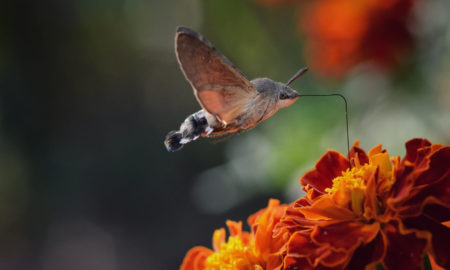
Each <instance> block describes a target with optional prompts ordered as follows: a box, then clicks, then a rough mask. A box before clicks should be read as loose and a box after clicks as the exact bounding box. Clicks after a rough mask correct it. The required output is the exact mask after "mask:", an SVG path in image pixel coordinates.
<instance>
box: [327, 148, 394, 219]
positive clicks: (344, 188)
mask: <svg viewBox="0 0 450 270" xmlns="http://www.w3.org/2000/svg"><path fill="white" fill-rule="evenodd" d="M377 170H378V171H377ZM373 177H377V180H376V181H375V180H374V181H373V182H372V183H371V185H373V186H372V187H373V188H372V189H371V190H370V191H368V190H367V189H368V184H369V182H368V181H369V179H371V178H373ZM393 183H394V177H393V166H392V163H391V161H390V159H389V155H388V153H387V152H384V153H383V152H380V153H376V154H373V155H371V156H370V158H369V163H367V164H364V165H360V164H359V162H356V165H355V167H353V168H352V169H347V171H345V172H343V173H342V176H339V177H336V178H334V179H333V186H332V187H331V188H327V189H325V192H327V193H328V194H329V195H330V196H331V197H332V198H333V200H334V201H335V203H336V204H338V205H340V206H342V207H346V208H350V209H351V210H352V211H353V212H354V213H355V214H356V215H358V216H362V215H364V217H365V218H368V219H370V218H372V217H374V216H376V215H377V212H378V209H372V208H377V205H376V204H369V205H364V202H365V200H366V199H367V198H368V197H371V198H373V200H376V198H377V195H380V194H381V193H383V192H385V191H388V190H389V189H390V188H391V187H392V184H393Z"/></svg>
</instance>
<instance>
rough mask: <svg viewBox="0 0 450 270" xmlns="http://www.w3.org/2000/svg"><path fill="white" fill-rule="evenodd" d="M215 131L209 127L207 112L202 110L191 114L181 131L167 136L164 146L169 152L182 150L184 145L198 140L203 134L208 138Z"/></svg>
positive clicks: (182, 125)
mask: <svg viewBox="0 0 450 270" xmlns="http://www.w3.org/2000/svg"><path fill="white" fill-rule="evenodd" d="M213 131H214V129H213V128H212V127H210V126H209V125H208V121H207V119H206V116H205V112H204V111H203V110H200V111H198V112H196V113H194V114H191V115H190V116H189V117H188V118H186V120H184V122H183V123H182V124H181V126H180V130H173V131H171V132H169V134H167V136H166V139H165V140H164V145H165V146H166V149H167V151H169V152H175V151H178V150H180V149H181V148H182V147H183V145H185V144H187V143H190V142H191V141H195V140H197V139H198V138H199V137H200V136H201V135H202V133H203V132H205V133H206V136H208V135H209V134H211V132H213Z"/></svg>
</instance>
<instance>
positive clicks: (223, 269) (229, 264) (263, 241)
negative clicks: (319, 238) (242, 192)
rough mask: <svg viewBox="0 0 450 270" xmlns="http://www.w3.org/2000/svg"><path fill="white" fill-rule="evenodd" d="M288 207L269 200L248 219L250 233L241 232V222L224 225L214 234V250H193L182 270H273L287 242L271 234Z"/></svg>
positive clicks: (186, 258) (186, 257)
mask: <svg viewBox="0 0 450 270" xmlns="http://www.w3.org/2000/svg"><path fill="white" fill-rule="evenodd" d="M286 208H287V205H280V202H279V201H278V200H274V199H272V200H270V201H269V204H268V206H267V208H264V209H261V210H260V211H258V212H256V213H255V214H253V215H251V216H250V217H249V218H248V224H249V225H250V228H251V232H245V231H242V222H234V221H227V226H228V230H229V232H230V235H229V237H228V239H226V235H225V229H224V228H221V229H218V230H216V231H215V232H214V234H213V240H212V242H213V250H211V249H208V248H205V247H194V248H192V249H191V250H190V251H189V252H188V253H187V254H186V256H185V258H184V260H183V264H182V265H181V268H180V269H181V270H232V269H233V270H258V269H261V270H262V269H273V265H274V264H277V263H278V262H279V261H280V260H281V258H280V256H279V254H278V253H277V252H276V251H278V250H279V249H280V248H281V247H282V246H283V245H284V243H285V242H286V239H285V240H284V241H283V240H282V239H274V238H273V237H272V231H273V229H274V227H275V225H276V224H278V223H279V221H280V219H281V217H282V216H283V215H284V212H285V210H286Z"/></svg>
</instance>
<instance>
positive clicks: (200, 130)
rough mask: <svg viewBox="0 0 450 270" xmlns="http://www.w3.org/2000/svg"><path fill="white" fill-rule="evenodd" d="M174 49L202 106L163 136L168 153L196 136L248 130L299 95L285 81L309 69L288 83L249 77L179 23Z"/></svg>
mask: <svg viewBox="0 0 450 270" xmlns="http://www.w3.org/2000/svg"><path fill="white" fill-rule="evenodd" d="M175 53H176V56H177V59H178V63H179V64H180V68H181V70H182V72H183V74H184V76H185V77H186V79H187V80H188V81H189V83H190V84H191V86H192V88H193V90H194V95H195V97H196V98H197V101H198V102H199V103H200V106H201V107H202V109H201V110H199V111H198V112H196V113H193V114H191V115H190V116H188V117H187V118H186V119H185V120H184V122H183V123H182V124H181V126H180V128H179V130H173V131H171V132H169V134H167V136H166V138H165V140H164V144H165V146H166V148H167V150H168V151H169V152H174V151H177V150H180V149H181V148H182V147H183V146H184V145H185V144H187V143H189V142H191V141H194V140H196V139H198V138H199V137H200V136H201V137H214V136H217V135H226V134H231V133H235V132H238V131H242V130H246V129H249V128H251V127H254V126H256V125H257V124H259V123H261V122H262V121H264V120H266V119H267V118H269V117H270V116H272V115H273V114H274V113H275V112H276V111H278V110H279V109H280V108H283V107H287V106H290V105H291V104H293V103H294V102H295V101H296V100H297V99H298V98H299V97H300V95H299V94H298V93H297V92H296V91H295V90H293V89H292V88H290V87H289V85H290V84H291V83H292V82H293V81H294V80H296V79H297V78H299V77H300V76H302V75H303V74H304V73H305V72H306V71H307V70H308V68H302V69H300V70H299V71H298V72H297V73H296V74H295V75H294V76H293V77H292V78H291V79H290V80H289V81H288V82H287V83H286V84H284V83H281V82H275V81H273V80H271V79H269V78H256V79H253V80H250V79H248V78H247V77H246V76H245V75H244V73H242V72H241V71H240V70H239V69H238V68H237V67H235V66H234V65H233V64H232V63H231V62H230V61H229V60H228V59H227V58H226V57H225V56H224V55H222V54H221V53H220V52H219V51H218V50H216V49H215V48H214V47H213V46H212V45H211V43H209V41H207V40H206V39H205V38H203V37H202V36H201V35H200V34H198V33H197V32H195V31H193V30H191V29H189V28H187V27H181V26H180V27H178V29H177V33H176V36H175Z"/></svg>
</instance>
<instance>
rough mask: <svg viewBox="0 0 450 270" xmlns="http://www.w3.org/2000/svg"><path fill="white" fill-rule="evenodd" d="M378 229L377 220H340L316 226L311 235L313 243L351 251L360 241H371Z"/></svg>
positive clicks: (365, 242)
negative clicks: (373, 221)
mask: <svg viewBox="0 0 450 270" xmlns="http://www.w3.org/2000/svg"><path fill="white" fill-rule="evenodd" d="M379 231H380V224H379V223H377V222H376V223H372V224H364V223H361V222H340V223H334V224H331V225H327V226H323V227H316V229H315V230H314V231H313V233H312V234H311V237H312V240H313V241H314V242H315V243H318V244H324V243H328V244H329V245H330V246H332V247H333V248H335V249H339V250H341V249H344V250H347V251H352V250H354V249H356V248H357V247H358V246H360V245H361V244H362V243H364V244H367V243H369V242H371V241H372V240H373V239H374V238H375V237H376V236H377V234H378V232H379Z"/></svg>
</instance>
